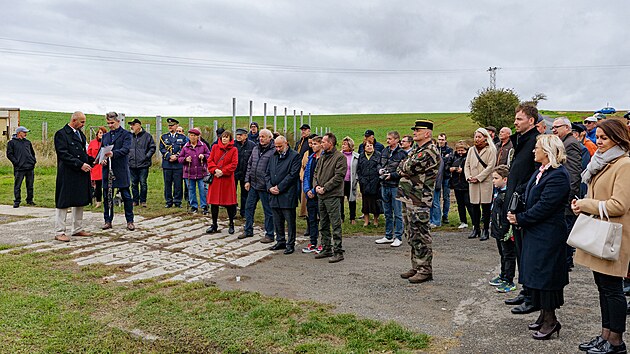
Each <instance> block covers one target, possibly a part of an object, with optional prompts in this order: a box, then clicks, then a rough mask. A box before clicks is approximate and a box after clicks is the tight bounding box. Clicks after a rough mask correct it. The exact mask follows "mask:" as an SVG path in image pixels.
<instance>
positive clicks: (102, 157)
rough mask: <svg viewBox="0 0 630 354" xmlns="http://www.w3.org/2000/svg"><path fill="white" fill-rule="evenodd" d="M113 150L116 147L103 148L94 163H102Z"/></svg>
mask: <svg viewBox="0 0 630 354" xmlns="http://www.w3.org/2000/svg"><path fill="white" fill-rule="evenodd" d="M112 149H114V145H108V146H101V149H100V150H99V151H98V155H96V159H95V160H94V163H100V162H101V161H103V160H105V159H106V157H105V154H107V153H108V152H111V151H112Z"/></svg>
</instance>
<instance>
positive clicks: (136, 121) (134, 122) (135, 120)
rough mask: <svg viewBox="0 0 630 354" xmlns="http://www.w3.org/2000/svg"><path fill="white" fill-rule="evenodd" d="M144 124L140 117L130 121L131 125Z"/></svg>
mask: <svg viewBox="0 0 630 354" xmlns="http://www.w3.org/2000/svg"><path fill="white" fill-rule="evenodd" d="M136 123H138V124H142V122H141V121H140V120H139V119H138V118H134V120H132V121H131V122H129V125H134V124H136Z"/></svg>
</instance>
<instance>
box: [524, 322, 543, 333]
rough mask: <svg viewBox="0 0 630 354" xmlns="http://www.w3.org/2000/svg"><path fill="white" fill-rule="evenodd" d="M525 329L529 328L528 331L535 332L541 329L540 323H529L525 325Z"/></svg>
mask: <svg viewBox="0 0 630 354" xmlns="http://www.w3.org/2000/svg"><path fill="white" fill-rule="evenodd" d="M527 328H529V330H530V331H537V330H539V329H540V328H542V322H541V323H538V322H534V323H530V324H528V325H527Z"/></svg>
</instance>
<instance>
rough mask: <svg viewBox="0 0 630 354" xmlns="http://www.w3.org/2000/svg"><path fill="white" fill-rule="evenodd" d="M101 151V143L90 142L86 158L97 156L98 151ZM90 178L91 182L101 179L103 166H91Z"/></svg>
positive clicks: (96, 141) (95, 140)
mask: <svg viewBox="0 0 630 354" xmlns="http://www.w3.org/2000/svg"><path fill="white" fill-rule="evenodd" d="M100 149H101V142H100V141H99V140H97V139H94V140H92V141H90V144H89V145H88V149H87V154H88V156H92V157H96V155H98V151H99V150H100ZM90 176H91V178H92V181H100V180H102V179H103V165H101V164H96V165H94V166H92V171H90Z"/></svg>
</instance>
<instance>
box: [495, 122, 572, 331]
mask: <svg viewBox="0 0 630 354" xmlns="http://www.w3.org/2000/svg"><path fill="white" fill-rule="evenodd" d="M534 161H536V162H538V163H540V165H541V166H540V168H539V169H538V171H535V172H534V174H533V175H532V176H531V178H530V179H529V182H528V183H527V188H526V192H525V196H526V197H525V208H524V209H523V210H524V211H523V212H518V213H516V214H514V213H512V212H508V214H507V219H508V221H509V222H510V223H511V224H513V225H515V226H519V227H521V228H522V230H523V245H522V249H521V266H520V268H519V276H518V281H519V283H521V284H523V287H527V289H528V291H529V293H530V294H531V297H532V305H533V306H534V308H538V309H540V314H539V316H538V319H537V320H536V322H534V323H532V324H530V325H528V328H529V329H530V330H532V331H535V332H534V333H533V334H532V337H533V338H534V339H549V338H551V336H552V335H553V334H554V333H556V332H558V335H560V328H561V325H560V322H558V319H557V318H556V309H559V308H560V306H562V305H563V304H564V293H563V289H564V287H565V286H566V285H567V284H569V270H568V266H567V262H566V259H567V256H566V255H567V247H566V242H567V237H568V233H567V224H566V222H565V220H564V209H565V208H566V206H567V204H568V200H569V193H570V191H571V188H570V184H569V181H570V178H569V173H568V172H567V170H566V169H565V168H564V166H562V164H563V163H564V162H565V161H566V154H565V150H564V145H563V144H562V140H560V138H558V137H557V136H555V135H551V134H548V135H539V136H538V137H537V140H536V146H535V147H534Z"/></svg>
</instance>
